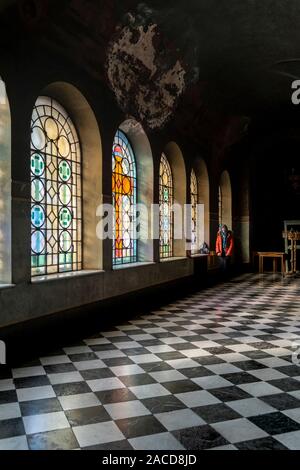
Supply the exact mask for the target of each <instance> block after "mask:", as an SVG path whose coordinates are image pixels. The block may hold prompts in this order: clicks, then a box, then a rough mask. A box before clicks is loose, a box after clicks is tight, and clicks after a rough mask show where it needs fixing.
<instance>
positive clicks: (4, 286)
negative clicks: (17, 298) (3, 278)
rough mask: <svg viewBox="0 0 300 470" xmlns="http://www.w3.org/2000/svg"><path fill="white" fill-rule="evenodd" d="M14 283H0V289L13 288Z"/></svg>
mask: <svg viewBox="0 0 300 470" xmlns="http://www.w3.org/2000/svg"><path fill="white" fill-rule="evenodd" d="M14 287H16V285H15V284H0V290H6V289H13V288H14Z"/></svg>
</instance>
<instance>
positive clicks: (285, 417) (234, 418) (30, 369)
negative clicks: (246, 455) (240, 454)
mask: <svg viewBox="0 0 300 470" xmlns="http://www.w3.org/2000/svg"><path fill="white" fill-rule="evenodd" d="M297 340H298V341H300V279H299V278H287V279H282V278H281V277H277V276H272V275H265V276H259V275H249V274H247V275H244V276H242V277H240V278H237V279H234V280H233V281H228V282H227V283H225V284H220V285H218V286H216V287H213V288H208V289H206V290H203V291H201V292H199V293H197V294H195V295H192V296H190V297H188V298H184V299H182V300H180V301H177V302H176V303H174V304H170V305H167V306H164V307H163V308H161V309H160V310H158V311H153V312H151V313H150V314H148V315H142V316H140V317H139V318H134V319H132V321H129V322H126V323H124V324H122V325H118V326H116V327H114V328H112V329H111V330H109V331H102V332H101V333H99V334H96V335H95V336H94V337H92V338H89V339H84V340H83V341H82V342H79V343H78V344H74V345H69V346H67V347H64V348H62V349H61V350H59V351H54V352H51V353H50V354H49V355H48V356H47V357H41V358H39V359H37V360H36V361H34V362H32V363H31V364H24V365H23V366H22V367H20V368H16V369H13V370H9V371H6V372H5V373H3V371H2V375H0V450H1V449H99V450H100V449H105V450H123V449H124V450H125V449H137V450H138V449H140V450H182V449H188V450H202V449H232V450H235V449H274V450H275V449H278V450H279V449H298V450H299V449H300V366H298V365H297V364H296V363H294V362H296V359H297V351H296V349H295V348H294V349H293V347H294V346H295V345H294V343H295V342H296V341H297ZM299 344H300V343H299ZM293 353H294V361H293ZM0 373H1V370H0Z"/></svg>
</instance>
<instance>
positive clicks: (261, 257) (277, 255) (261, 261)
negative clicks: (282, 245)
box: [257, 251, 286, 276]
mask: <svg viewBox="0 0 300 470" xmlns="http://www.w3.org/2000/svg"><path fill="white" fill-rule="evenodd" d="M257 255H258V256H259V273H260V274H263V272H264V259H265V258H273V272H274V273H276V272H277V261H278V259H281V274H282V275H283V276H284V274H285V256H286V255H285V253H278V252H275V251H267V252H266V251H264V252H263V251H259V252H258V253H257Z"/></svg>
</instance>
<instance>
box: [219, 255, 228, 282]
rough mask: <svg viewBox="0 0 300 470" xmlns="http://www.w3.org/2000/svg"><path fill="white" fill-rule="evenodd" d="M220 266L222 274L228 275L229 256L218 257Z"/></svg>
mask: <svg viewBox="0 0 300 470" xmlns="http://www.w3.org/2000/svg"><path fill="white" fill-rule="evenodd" d="M220 268H221V273H222V276H223V277H227V276H228V275H229V268H230V256H221V257H220Z"/></svg>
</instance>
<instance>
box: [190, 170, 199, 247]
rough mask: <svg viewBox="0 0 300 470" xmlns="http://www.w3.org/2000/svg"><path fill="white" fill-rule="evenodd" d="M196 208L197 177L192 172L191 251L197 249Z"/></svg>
mask: <svg viewBox="0 0 300 470" xmlns="http://www.w3.org/2000/svg"><path fill="white" fill-rule="evenodd" d="M197 208H198V183H197V177H196V173H195V171H194V170H192V173H191V209H192V227H191V232H192V246H191V248H192V251H196V250H197V248H198V236H197V222H198V220H197V219H198V217H197Z"/></svg>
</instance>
